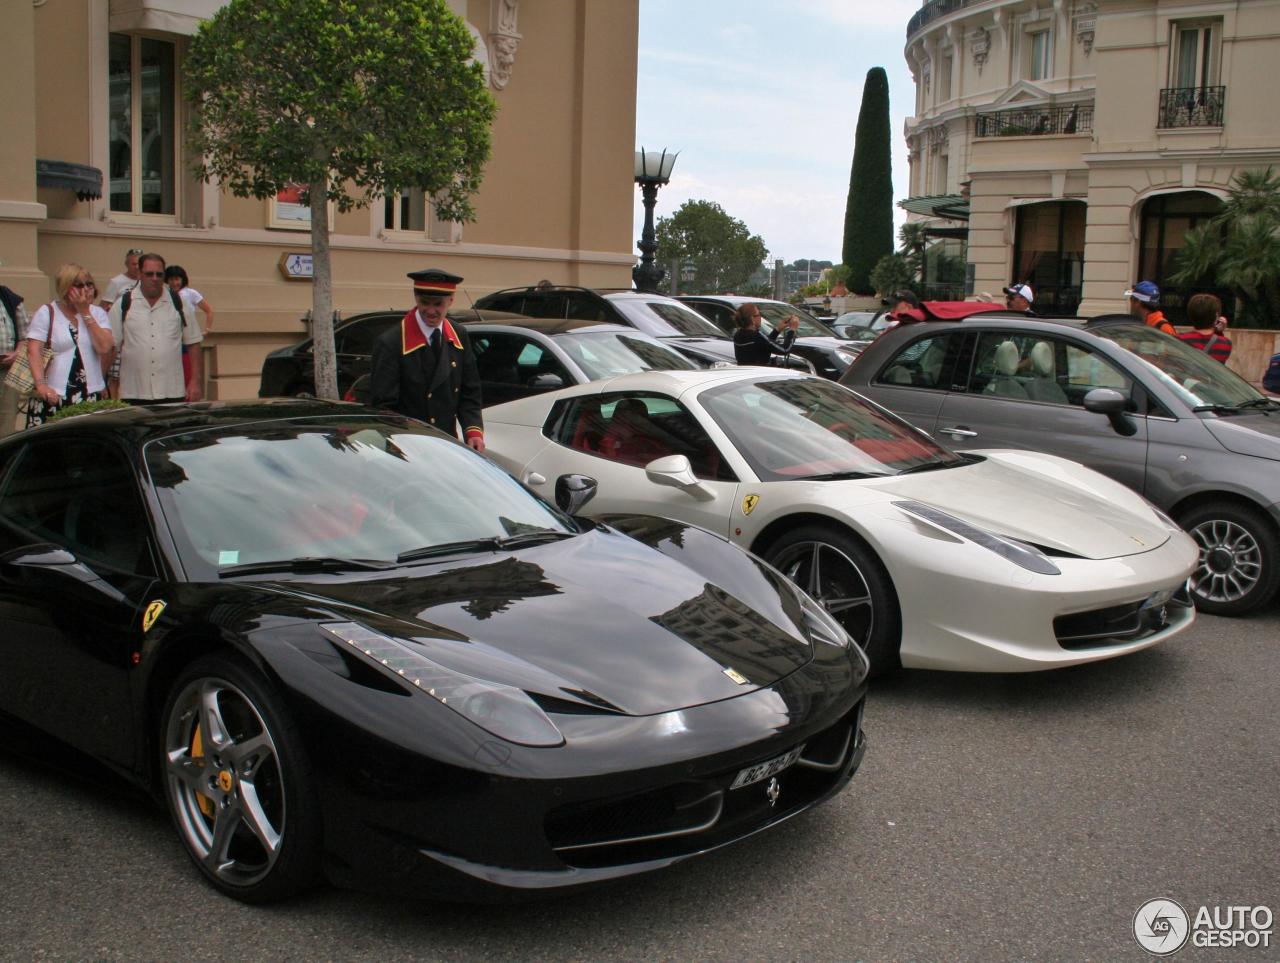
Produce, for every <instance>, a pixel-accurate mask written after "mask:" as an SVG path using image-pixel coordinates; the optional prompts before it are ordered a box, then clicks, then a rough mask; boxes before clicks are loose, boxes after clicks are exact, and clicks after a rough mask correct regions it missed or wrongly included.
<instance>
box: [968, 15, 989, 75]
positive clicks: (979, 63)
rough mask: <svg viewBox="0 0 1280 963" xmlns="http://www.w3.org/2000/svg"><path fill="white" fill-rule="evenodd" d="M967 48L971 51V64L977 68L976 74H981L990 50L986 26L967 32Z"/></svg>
mask: <svg viewBox="0 0 1280 963" xmlns="http://www.w3.org/2000/svg"><path fill="white" fill-rule="evenodd" d="M969 49H970V50H972V51H973V65H974V66H975V67H977V68H978V75H979V76H981V75H982V68H983V67H985V66H986V65H987V55H988V54H989V53H990V52H991V31H989V30H988V29H987V28H986V27H979V28H978V29H977V30H975V31H974V32H973V33H971V34H969Z"/></svg>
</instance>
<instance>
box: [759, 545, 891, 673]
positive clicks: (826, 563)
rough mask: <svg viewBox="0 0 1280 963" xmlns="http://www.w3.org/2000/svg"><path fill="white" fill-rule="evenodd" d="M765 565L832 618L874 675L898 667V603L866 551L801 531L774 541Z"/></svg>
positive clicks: (872, 557)
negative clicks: (794, 586) (778, 572)
mask: <svg viewBox="0 0 1280 963" xmlns="http://www.w3.org/2000/svg"><path fill="white" fill-rule="evenodd" d="M768 560H769V562H770V563H771V564H772V565H773V566H774V567H775V568H777V569H778V570H779V571H780V572H782V574H783V575H785V576H787V578H789V579H791V581H793V582H795V583H796V584H797V585H798V586H800V588H802V589H803V590H804V591H805V592H806V593H808V594H809V596H810V597H812V598H813V599H814V600H815V601H817V602H818V603H819V604H821V605H822V607H823V608H825V609H826V610H827V611H828V612H830V613H831V615H832V616H834V618H835V619H836V621H837V622H839V623H840V625H841V626H842V627H843V628H844V630H845V631H846V632H847V633H849V637H850V638H851V639H853V641H854V642H855V643H856V644H857V645H858V646H859V648H861V649H862V651H863V652H865V653H866V654H867V659H868V661H870V663H871V672H872V674H873V675H881V674H883V673H884V672H886V671H888V670H890V669H893V668H896V667H897V666H898V665H899V664H900V663H899V659H898V642H899V636H900V632H901V630H900V628H899V625H900V623H899V618H898V605H897V600H896V598H895V596H894V592H893V588H892V586H891V585H890V584H889V578H888V575H887V574H886V573H885V571H884V568H883V566H881V564H880V562H879V560H878V559H876V558H875V556H874V555H873V554H872V553H871V552H870V551H869V550H868V549H867V548H866V547H864V546H863V545H860V544H859V543H858V542H857V541H855V540H854V539H853V538H851V537H849V536H846V535H844V534H843V533H841V532H832V531H822V530H820V529H817V528H814V527H804V528H799V529H796V530H795V531H794V532H791V533H790V534H788V535H786V536H784V537H783V538H782V539H780V540H779V541H777V542H775V543H774V544H773V545H772V546H771V547H770V549H769V551H768Z"/></svg>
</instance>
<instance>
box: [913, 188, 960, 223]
mask: <svg viewBox="0 0 1280 963" xmlns="http://www.w3.org/2000/svg"><path fill="white" fill-rule="evenodd" d="M898 206H899V207H900V208H902V209H903V210H904V211H908V212H909V213H911V214H923V215H924V216H925V217H945V218H947V219H948V220H952V221H967V220H969V199H968V198H967V197H965V196H964V195H963V194H934V195H931V196H929V197H908V198H907V199H906V200H905V201H898Z"/></svg>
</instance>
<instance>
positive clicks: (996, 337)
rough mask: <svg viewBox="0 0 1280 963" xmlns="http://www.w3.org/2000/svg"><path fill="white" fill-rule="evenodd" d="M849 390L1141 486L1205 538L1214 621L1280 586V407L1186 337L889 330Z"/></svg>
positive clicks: (955, 324)
mask: <svg viewBox="0 0 1280 963" xmlns="http://www.w3.org/2000/svg"><path fill="white" fill-rule="evenodd" d="M840 383H841V384H843V385H845V386H846V387H849V388H852V389H853V390H855V391H857V392H859V393H860V394H863V395H866V396H867V397H868V398H871V399H872V400H874V401H876V402H878V403H879V404H881V405H883V406H884V407H886V408H888V409H889V410H890V411H893V412H895V413H896V414H898V415H901V416H902V417H904V418H906V419H907V420H908V421H910V422H911V423H912V424H914V425H916V426H917V427H918V428H921V429H923V430H924V431H926V432H928V433H929V434H930V435H935V436H937V437H938V438H939V439H941V440H943V441H945V442H946V444H947V445H948V446H949V447H952V448H956V449H978V448H1025V449H1030V450H1032V451H1045V452H1051V453H1053V454H1055V455H1062V456H1063V457H1065V458H1070V459H1073V460H1074V461H1078V462H1081V463H1083V464H1085V465H1088V466H1089V467H1090V468H1094V469H1096V470H1097V471H1100V472H1102V473H1103V474H1106V475H1110V476H1111V477H1112V478H1115V479H1117V480H1118V481H1121V482H1123V483H1125V484H1126V485H1128V486H1129V487H1131V488H1133V489H1135V490H1136V491H1138V492H1141V493H1142V494H1143V495H1145V496H1146V498H1147V499H1148V500H1150V501H1151V502H1152V503H1154V504H1155V505H1157V506H1158V507H1159V508H1161V509H1163V510H1164V511H1165V512H1167V513H1168V514H1170V515H1171V516H1173V518H1174V519H1176V520H1177V522H1178V523H1179V524H1180V525H1181V526H1182V527H1183V528H1184V529H1186V530H1187V531H1188V532H1189V533H1190V534H1191V535H1192V537H1193V538H1195V540H1196V542H1197V543H1198V544H1199V546H1200V563H1199V565H1198V566H1197V568H1196V571H1195V573H1194V574H1193V575H1192V578H1191V584H1192V591H1193V594H1194V596H1195V599H1196V606H1197V607H1198V608H1199V609H1201V610H1202V611H1205V612H1211V613H1215V614H1219V615H1243V614H1244V613H1246V612H1250V611H1252V610H1254V609H1256V608H1258V607H1259V606H1261V605H1264V604H1266V603H1267V602H1268V601H1270V600H1271V598H1272V597H1273V596H1274V595H1275V593H1276V590H1277V587H1280V403H1277V402H1276V401H1274V400H1272V399H1269V398H1267V397H1266V396H1265V395H1262V394H1261V393H1259V392H1258V391H1257V390H1256V389H1255V388H1254V387H1253V386H1252V385H1250V384H1249V383H1248V382H1247V381H1245V380H1244V379H1243V378H1241V377H1239V376H1238V375H1236V374H1235V373H1234V372H1233V371H1231V370H1229V369H1228V368H1227V367H1226V366H1225V365H1222V364H1220V363H1218V362H1217V361H1214V360H1213V359H1211V358H1209V357H1208V356H1207V355H1205V354H1204V353H1202V352H1200V351H1197V350H1196V349H1194V348H1192V347H1190V346H1188V345H1187V344H1185V343H1184V342H1182V341H1179V340H1178V339H1177V338H1173V337H1170V336H1169V335H1167V334H1162V333H1161V332H1159V331H1156V330H1155V329H1153V328H1149V327H1145V326H1143V325H1141V324H1137V323H1133V322H1128V321H1115V320H1106V321H1094V322H1085V321H1081V320H1071V319H1067V320H1050V319H1042V318H1010V317H1008V316H1007V315H1006V316H1004V317H999V318H997V317H984V316H982V315H974V316H972V317H969V318H966V319H964V320H963V321H943V322H927V323H923V324H911V325H905V326H900V327H897V328H894V329H891V330H889V331H887V332H885V333H884V334H883V335H881V336H880V337H879V338H878V339H877V340H876V341H874V342H873V343H872V344H871V345H869V346H868V347H867V349H866V350H865V351H863V352H862V354H861V355H860V356H859V357H858V359H857V360H856V361H855V362H854V363H853V365H852V366H850V368H849V370H848V371H846V372H845V374H844V375H843V377H841V379H840Z"/></svg>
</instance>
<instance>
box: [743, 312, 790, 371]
mask: <svg viewBox="0 0 1280 963" xmlns="http://www.w3.org/2000/svg"><path fill="white" fill-rule="evenodd" d="M760 320H761V318H760V309H759V308H758V307H756V306H755V305H754V304H752V303H751V302H750V301H747V302H745V303H744V304H742V305H740V306H739V307H738V310H737V311H735V312H734V315H733V323H734V326H735V328H736V329H737V330H735V331H734V332H733V355H734V358H735V359H736V360H737V362H738V364H753V365H768V364H772V363H773V356H774V355H786V354H788V353H789V352H790V351H791V343H792V342H793V341H795V337H796V329H797V328H799V327H800V316H799V315H795V314H792V315H788V316H787V319H786V320H785V321H783V322H782V324H780V325H779V326H778V327H776V328H774V329H773V331H772V332H771V333H770V334H769V336H768V337H766V336H765V335H764V334H763V333H762V332H761V331H760Z"/></svg>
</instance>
